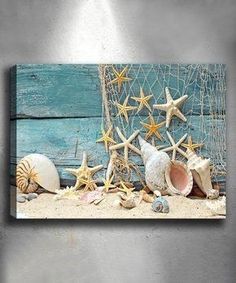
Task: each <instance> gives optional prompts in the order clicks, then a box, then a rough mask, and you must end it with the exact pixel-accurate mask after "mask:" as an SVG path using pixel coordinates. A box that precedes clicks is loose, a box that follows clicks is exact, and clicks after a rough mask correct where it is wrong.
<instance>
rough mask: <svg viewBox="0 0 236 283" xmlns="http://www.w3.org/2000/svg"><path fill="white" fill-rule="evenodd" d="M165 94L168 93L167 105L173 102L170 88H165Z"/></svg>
mask: <svg viewBox="0 0 236 283" xmlns="http://www.w3.org/2000/svg"><path fill="white" fill-rule="evenodd" d="M165 93H166V100H167V103H169V102H171V101H173V99H172V97H171V95H170V91H169V88H168V87H166V88H165Z"/></svg>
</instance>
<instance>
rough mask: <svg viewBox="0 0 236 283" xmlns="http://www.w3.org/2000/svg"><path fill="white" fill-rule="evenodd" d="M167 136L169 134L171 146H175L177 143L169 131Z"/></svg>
mask: <svg viewBox="0 0 236 283" xmlns="http://www.w3.org/2000/svg"><path fill="white" fill-rule="evenodd" d="M166 134H167V136H168V138H169V140H170V142H171V144H172V145H175V141H174V139H173V138H172V136H171V135H170V133H169V132H168V131H166Z"/></svg>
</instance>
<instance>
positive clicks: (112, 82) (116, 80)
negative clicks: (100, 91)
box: [107, 78, 118, 85]
mask: <svg viewBox="0 0 236 283" xmlns="http://www.w3.org/2000/svg"><path fill="white" fill-rule="evenodd" d="M117 82H118V78H115V79H113V80H111V81H110V82H108V83H107V85H110V84H114V83H117Z"/></svg>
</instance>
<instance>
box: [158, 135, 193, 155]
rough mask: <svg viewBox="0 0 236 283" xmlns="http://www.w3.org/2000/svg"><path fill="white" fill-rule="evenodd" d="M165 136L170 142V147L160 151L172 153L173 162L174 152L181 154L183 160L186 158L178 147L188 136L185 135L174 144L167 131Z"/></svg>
mask: <svg viewBox="0 0 236 283" xmlns="http://www.w3.org/2000/svg"><path fill="white" fill-rule="evenodd" d="M166 134H167V136H168V138H169V140H170V142H171V146H169V147H167V148H164V149H161V150H160V151H163V152H168V151H172V150H173V152H172V160H175V156H176V152H177V151H178V152H179V153H180V154H182V155H183V156H184V157H185V158H187V154H186V153H185V152H184V151H183V150H182V149H180V148H179V146H180V145H181V143H182V142H183V141H184V140H185V139H186V137H187V135H188V134H185V135H184V136H183V137H182V138H181V139H180V140H179V141H178V142H177V143H175V141H174V139H173V138H172V136H171V135H170V133H169V132H168V131H166Z"/></svg>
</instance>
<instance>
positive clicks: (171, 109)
mask: <svg viewBox="0 0 236 283" xmlns="http://www.w3.org/2000/svg"><path fill="white" fill-rule="evenodd" d="M165 93H166V100H167V102H166V103H165V104H154V105H153V108H155V109H160V110H163V111H166V127H167V128H169V125H170V121H171V119H172V117H173V116H177V117H178V118H180V119H181V120H183V121H184V122H186V121H187V119H186V118H185V116H184V115H183V113H182V112H181V111H180V110H179V109H178V108H179V107H180V106H181V105H182V103H183V102H184V101H185V100H186V99H187V98H188V96H187V95H184V96H182V97H180V98H178V99H176V100H173V98H172V97H171V95H170V91H169V89H168V87H166V88H165Z"/></svg>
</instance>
